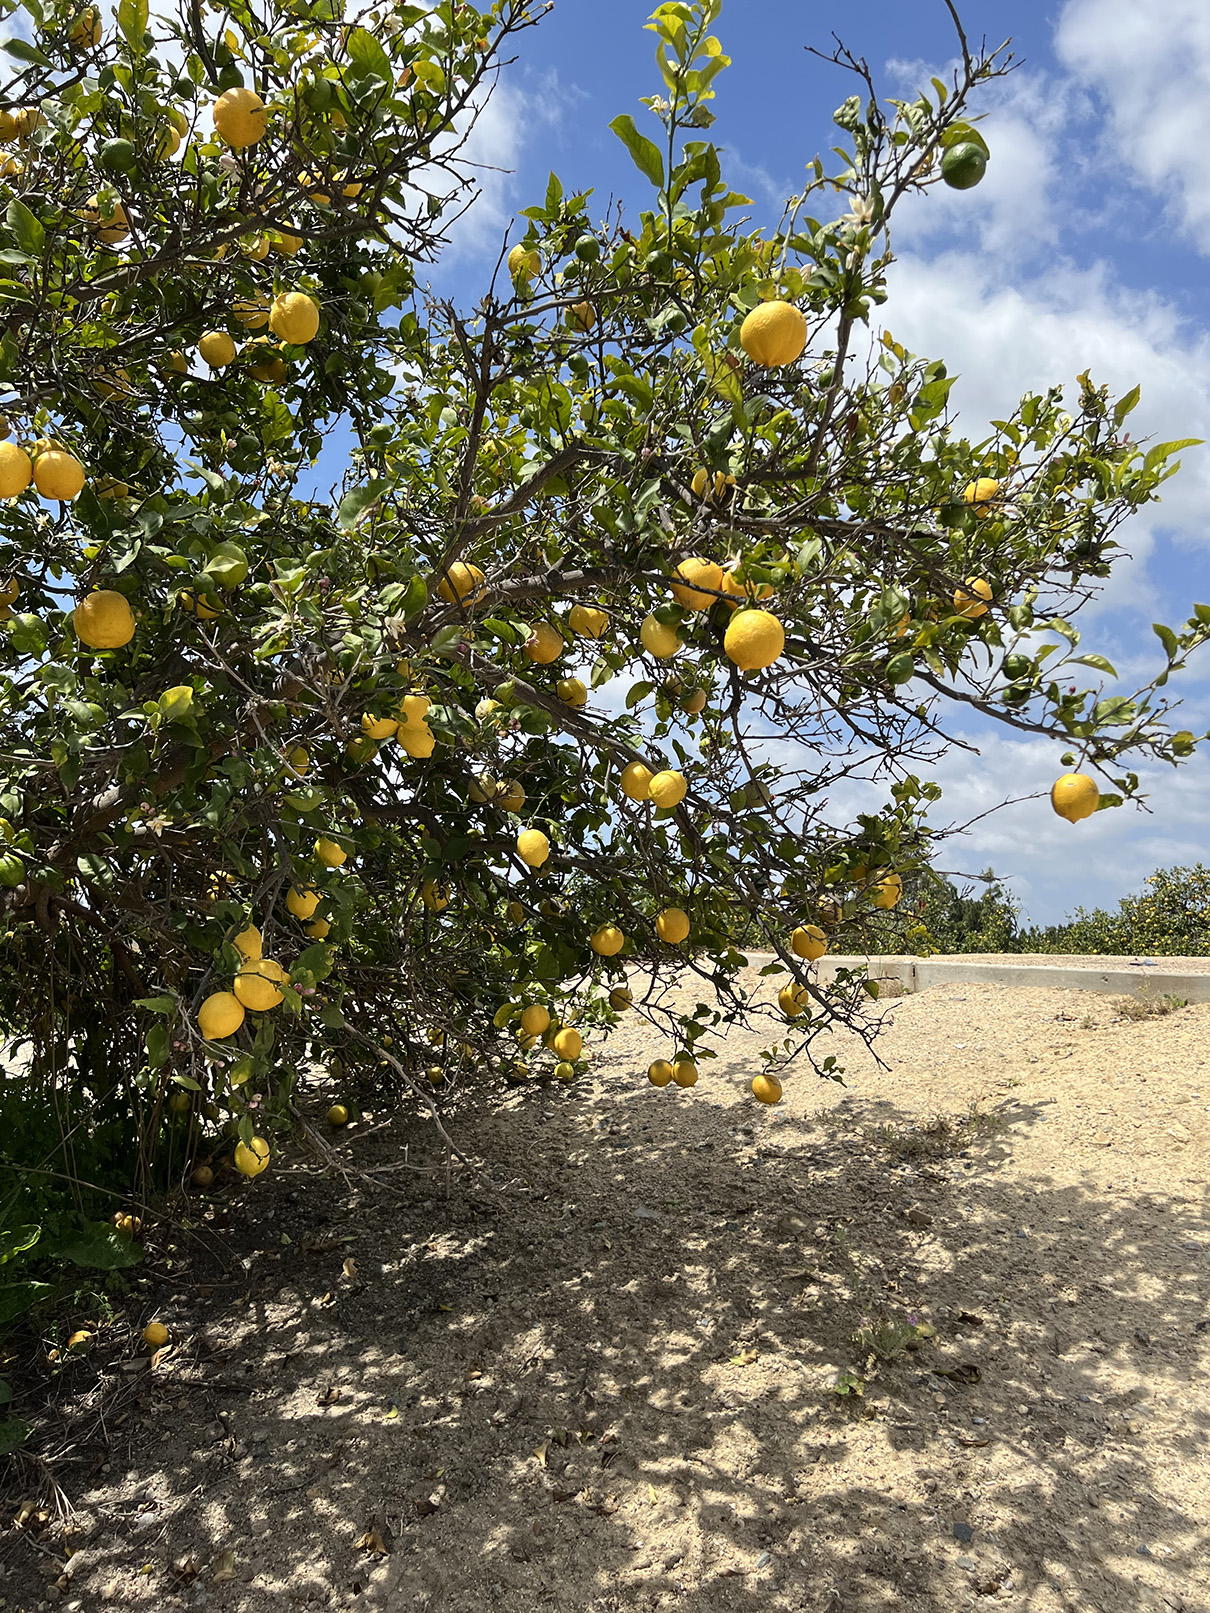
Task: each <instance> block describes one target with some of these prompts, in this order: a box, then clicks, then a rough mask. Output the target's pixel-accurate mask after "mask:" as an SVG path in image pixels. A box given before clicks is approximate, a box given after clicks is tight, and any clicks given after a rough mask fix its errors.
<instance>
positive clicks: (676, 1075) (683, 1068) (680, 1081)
mask: <svg viewBox="0 0 1210 1613" xmlns="http://www.w3.org/2000/svg"><path fill="white" fill-rule="evenodd" d="M672 1079H673V1080H674V1081H675V1082H676V1084H677V1086H678V1087H691V1086H696V1085H697V1065H696V1064H695V1063H694V1062H693V1060H692V1059H677V1060H676V1062H675V1063H674V1064H673V1066H672Z"/></svg>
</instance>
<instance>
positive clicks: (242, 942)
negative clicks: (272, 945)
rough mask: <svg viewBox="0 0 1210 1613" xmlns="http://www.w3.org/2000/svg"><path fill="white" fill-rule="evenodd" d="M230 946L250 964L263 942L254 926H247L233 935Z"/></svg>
mask: <svg viewBox="0 0 1210 1613" xmlns="http://www.w3.org/2000/svg"><path fill="white" fill-rule="evenodd" d="M231 945H232V946H233V947H234V948H235V950H236V951H237V952H238V953H239V955H240V957H241V958H243V960H244V962H245V963H250V962H252V960H253V959H254V958H259V957H260V955H261V953H262V952H263V951H264V941H263V939H262V937H261V933H260V931H259V930H258V929H257V927H256V925H255V924H249V925H248V927H247V929H244V930H241V931H240V932H239V934H238V935H233V936H232V937H231ZM240 1017H241V1019H242V1018H243V1015H242V1014H241V1016H240Z"/></svg>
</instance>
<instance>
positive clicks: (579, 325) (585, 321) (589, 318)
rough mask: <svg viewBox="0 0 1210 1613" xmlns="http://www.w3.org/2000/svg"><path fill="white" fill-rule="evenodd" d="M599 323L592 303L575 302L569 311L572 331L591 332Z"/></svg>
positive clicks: (568, 320)
mask: <svg viewBox="0 0 1210 1613" xmlns="http://www.w3.org/2000/svg"><path fill="white" fill-rule="evenodd" d="M596 322H597V311H596V309H595V308H594V307H593V306H592V304H591V303H590V302H573V303H572V305H571V307H570V308H569V309H568V310H567V323H568V326H569V328H570V329H571V330H578V331H590V330H591V329H592V327H593V326H594V325H595V324H596Z"/></svg>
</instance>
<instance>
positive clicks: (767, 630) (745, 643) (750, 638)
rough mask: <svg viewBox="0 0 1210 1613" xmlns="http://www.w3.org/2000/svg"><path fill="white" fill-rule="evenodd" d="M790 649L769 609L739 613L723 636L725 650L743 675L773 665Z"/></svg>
mask: <svg viewBox="0 0 1210 1613" xmlns="http://www.w3.org/2000/svg"><path fill="white" fill-rule="evenodd" d="M785 647H786V633H785V629H784V628H783V627H782V625H781V623H780V622H779V621H778V619H777V617H776V616H774V615H773V614H772V612H770V611H767V610H738V611H736V613H735V615H734V616H733V617H732V618H731V621H730V623H729V624H728V626H727V631H726V633H725V634H724V636H723V649H724V650H725V651H726V652H727V657H728V659H729V660H731V661H733V662H734V663H735V665H736V666H737V667H739V669H740V671H741V672H755V671H758V670H759V669H760V668H761V667H766V666H772V665H773V663H774V661H776V660H777V658H778V656H779V655H780V654H781V652H782V651H783V650H784V649H785Z"/></svg>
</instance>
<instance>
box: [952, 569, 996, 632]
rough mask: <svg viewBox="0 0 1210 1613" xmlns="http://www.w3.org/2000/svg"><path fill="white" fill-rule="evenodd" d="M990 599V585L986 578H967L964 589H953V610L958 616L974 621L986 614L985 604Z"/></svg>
mask: <svg viewBox="0 0 1210 1613" xmlns="http://www.w3.org/2000/svg"><path fill="white" fill-rule="evenodd" d="M991 597H992V585H991V583H989V582H988V580H987V578H986V577H968V578H967V579H966V587H965V588H955V590H954V609H955V610H956V611H957V613H958V615H959V616H965V617H966V618H967V620H968V621H972V622H973V621H974V620H975V618H976V617H977V616H985V615H986V614H987V602H988V600H990V599H991Z"/></svg>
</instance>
